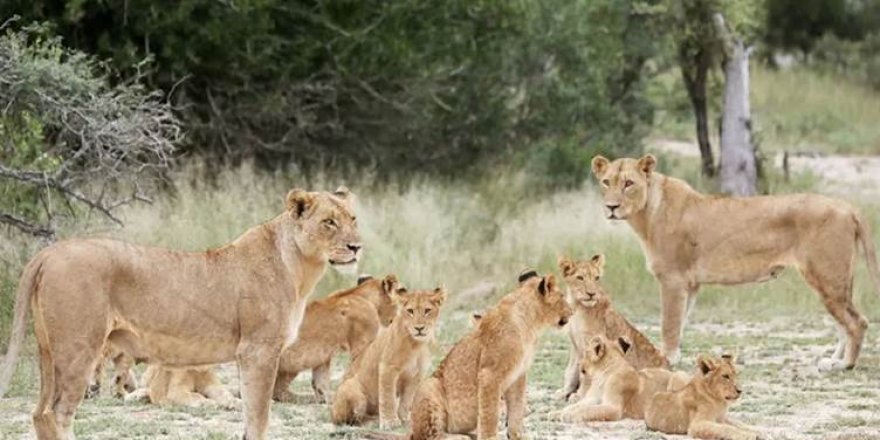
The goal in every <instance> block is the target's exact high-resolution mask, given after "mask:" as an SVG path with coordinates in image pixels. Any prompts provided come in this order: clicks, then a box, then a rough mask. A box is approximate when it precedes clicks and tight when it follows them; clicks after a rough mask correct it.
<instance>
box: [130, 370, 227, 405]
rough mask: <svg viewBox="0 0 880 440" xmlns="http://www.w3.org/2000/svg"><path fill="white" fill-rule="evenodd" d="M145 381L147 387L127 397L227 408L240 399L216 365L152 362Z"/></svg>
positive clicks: (162, 402)
mask: <svg viewBox="0 0 880 440" xmlns="http://www.w3.org/2000/svg"><path fill="white" fill-rule="evenodd" d="M143 382H144V387H143V388H139V389H137V390H135V391H134V392H132V393H130V394H128V395H126V396H125V400H126V401H131V400H141V399H143V400H147V401H149V402H150V403H152V404H154V405H178V406H190V407H200V406H204V405H219V406H223V407H226V408H232V407H233V406H234V404H235V402H236V399H235V398H234V397H232V393H230V392H229V391H228V390H227V389H226V387H224V386H223V384H222V383H221V382H220V379H219V378H217V374H216V373H215V372H214V369H213V368H212V367H200V368H185V369H179V368H167V367H163V366H160V365H150V366H149V367H148V368H147V371H146V372H144V377H143Z"/></svg>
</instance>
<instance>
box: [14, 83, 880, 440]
mask: <svg viewBox="0 0 880 440" xmlns="http://www.w3.org/2000/svg"><path fill="white" fill-rule="evenodd" d="M790 81H791V77H784V78H783V77H779V76H777V75H776V74H775V73H773V72H769V71H763V70H759V71H758V72H757V73H756V75H755V78H754V89H755V90H754V91H753V93H754V94H755V97H756V99H755V101H754V104H753V105H754V107H755V111H756V113H757V114H758V115H759V117H760V116H761V115H768V116H767V117H765V118H764V119H759V124H763V126H764V127H769V128H766V129H765V130H763V131H762V132H761V133H762V136H763V138H762V139H763V144H762V145H763V146H764V148H765V151H767V152H768V154H773V153H775V152H777V151H780V150H783V149H791V150H798V151H817V152H824V153H835V154H868V153H873V154H877V152H878V151H880V145H878V143H880V134H878V132H877V126H876V124H875V123H874V122H875V121H877V120H878V118H880V105H878V102H880V100H878V99H877V98H878V96H877V95H876V94H873V95H871V94H868V93H867V92H865V91H864V90H862V89H850V88H849V87H848V86H843V87H838V88H836V90H837V93H835V94H834V95H833V96H830V94H828V93H824V94H823V93H821V92H822V91H823V89H824V88H827V87H830V85H831V81H832V80H830V79H827V78H822V77H818V76H810V75H806V76H803V77H802V78H800V81H798V83H797V86H793V85H791V84H792V83H791V82H790ZM823 96H824V97H823ZM804 100H806V101H809V102H808V103H807V104H804V102H805V101H804ZM814 101H815V102H814ZM808 109H811V110H808ZM687 123H688V122H687V121H675V120H671V119H667V120H662V115H661V124H660V125H659V127H660V128H659V129H658V133H656V135H657V136H658V137H664V138H676V137H681V136H683V135H684V133H685V132H684V131H682V132H681V133H679V132H678V131H677V128H676V127H679V126H681V127H686V126H688V125H687ZM815 125H818V126H819V127H818V128H817V127H815ZM694 148H695V147H694ZM659 154H660V168H661V170H662V171H664V172H667V173H669V174H673V175H676V176H680V177H683V178H686V179H688V180H689V181H691V182H692V183H693V184H695V185H696V186H698V187H700V188H708V187H709V185H708V184H707V183H705V182H703V181H701V180H700V178H699V176H698V165H697V162H696V160H695V159H693V158H688V157H683V156H678V155H675V154H672V153H669V152H661V153H659ZM771 163H772V162H771ZM585 166H586V165H585ZM869 174H870V173H869ZM206 176H207V173H205V172H204V170H203V169H202V168H201V167H200V165H199V164H197V163H191V164H189V165H187V166H184V167H182V168H180V169H179V170H178V171H177V172H176V174H175V175H174V176H173V177H172V179H173V183H174V187H175V188H176V191H175V192H174V193H171V194H167V195H165V196H163V197H160V198H159V199H157V200H156V202H155V203H154V204H153V205H149V206H145V205H142V206H135V207H131V208H130V209H129V210H128V211H126V212H125V219H126V226H125V227H124V228H122V229H111V228H107V229H106V230H105V231H103V232H98V233H95V232H91V234H96V235H102V236H115V237H121V238H124V239H126V240H131V241H134V242H139V243H146V244H153V245H159V246H170V247H176V248H184V249H192V250H196V249H204V248H207V247H211V246H216V245H219V244H221V243H224V242H227V241H229V240H230V239H232V238H234V237H235V236H236V235H238V234H239V233H241V232H242V231H244V230H245V229H246V228H247V227H249V226H252V225H254V224H257V223H259V222H262V221H265V220H266V219H269V218H271V217H272V216H274V215H276V214H277V213H278V212H280V210H281V208H282V206H283V203H282V196H283V194H284V193H285V191H286V190H287V189H289V188H290V187H291V186H303V187H309V188H323V189H331V188H335V186H336V185H338V184H340V183H344V184H346V185H348V186H349V187H350V188H352V189H353V190H354V191H355V193H356V194H357V195H358V197H359V208H358V210H359V218H360V219H361V220H360V223H361V229H362V233H363V238H364V242H365V244H366V246H367V250H366V254H365V259H364V263H363V266H362V272H368V273H372V274H374V275H381V274H385V273H389V272H393V273H396V274H398V275H399V276H400V278H401V280H402V281H403V282H404V283H406V284H407V285H408V286H413V287H426V286H433V285H436V284H437V283H444V284H445V285H446V286H447V287H448V288H449V290H450V292H451V295H450V300H449V302H448V305H447V306H446V307H445V309H444V311H443V312H442V318H441V327H440V329H439V330H438V336H439V344H438V346H437V348H436V351H435V353H436V355H435V361H439V360H440V358H441V357H442V355H443V353H445V351H446V350H447V349H448V348H449V347H450V346H451V345H452V344H453V343H454V341H456V340H457V339H458V338H459V337H460V336H461V335H462V334H464V333H465V332H467V331H468V330H469V328H470V324H469V317H470V314H471V312H472V311H474V310H479V309H482V308H484V307H486V306H487V305H490V304H492V303H494V302H495V301H496V300H497V298H498V297H500V296H501V295H502V294H504V293H505V292H506V291H508V290H509V289H510V288H511V287H512V286H513V285H514V281H515V276H516V274H517V273H518V272H519V270H520V269H521V268H522V267H524V266H533V267H536V268H538V269H539V270H540V271H555V260H556V257H557V256H558V255H560V254H567V255H570V256H572V257H578V258H587V257H589V256H590V255H592V254H593V253H597V252H603V253H605V255H606V257H607V261H608V268H607V272H606V275H605V285H606V287H607V289H608V290H609V291H610V293H611V295H612V297H613V300H614V302H615V304H616V307H617V308H618V309H619V310H620V311H621V312H622V313H623V314H624V315H625V316H627V317H629V318H630V319H631V320H632V321H633V322H634V323H635V324H636V325H637V326H638V327H639V328H641V329H643V330H644V331H646V332H647V333H648V334H649V335H650V336H651V338H652V339H653V340H655V341H657V340H658V330H659V295H658V288H657V285H656V282H655V281H654V280H653V279H652V278H651V277H650V275H649V274H648V273H647V271H646V270H645V262H644V258H643V256H642V253H641V250H640V248H639V245H638V243H637V241H636V239H635V237H634V235H633V234H632V232H631V231H630V230H629V228H628V226H626V225H625V224H612V223H609V222H608V221H606V220H604V219H603V218H602V216H601V212H600V209H599V206H600V201H599V199H598V198H597V195H596V193H595V191H594V188H593V186H592V185H591V184H590V183H585V184H584V185H583V186H582V187H580V188H575V189H570V190H560V191H555V192H554V193H553V194H551V195H548V194H546V193H543V192H540V191H536V190H535V189H534V188H533V186H532V185H531V184H530V182H531V180H530V176H528V175H525V174H522V173H517V172H503V173H499V175H493V176H487V178H486V179H485V180H483V181H482V182H478V183H469V184H462V183H458V182H439V181H428V180H425V181H418V180H416V181H407V182H405V183H403V182H398V183H395V182H390V183H389V182H383V181H382V179H379V178H377V176H371V175H364V174H362V173H361V174H358V175H356V176H354V177H352V176H344V177H339V176H336V175H324V176H312V177H311V178H309V179H307V180H305V179H303V178H302V177H300V176H299V175H298V174H297V173H296V172H295V171H291V172H288V173H279V174H276V175H266V174H263V173H260V172H257V171H254V169H253V168H252V167H250V166H247V165H245V166H241V167H239V168H235V169H229V170H227V171H225V172H222V173H220V175H219V177H216V178H207V177H206ZM857 182H858V181H857V180H850V181H844V182H840V181H837V182H831V181H826V180H823V175H822V174H821V172H816V171H814V172H812V173H804V174H795V175H793V176H792V179H791V180H790V181H785V180H783V179H782V178H781V177H780V176H779V175H778V173H776V172H771V175H770V177H769V178H768V184H769V186H770V189H771V191H772V192H774V193H779V192H793V191H803V190H811V191H817V192H828V193H832V194H834V195H836V196H841V197H844V198H846V199H848V200H851V201H852V202H853V203H856V204H857V205H858V206H860V208H861V209H862V211H863V213H864V214H865V215H866V216H867V217H868V218H869V219H870V220H871V224H872V226H873V231H874V239H875V242H877V243H878V246H880V200H878V199H877V198H876V193H872V192H871V190H872V188H871V187H870V186H869V185H860V184H858V183H857ZM863 186H864V187H863ZM65 234H66V235H68V236H69V235H77V234H81V232H80V231H78V230H76V228H74V227H70V228H68V230H67V231H66V232H65ZM4 240H8V242H9V243H10V246H5V247H4V248H3V249H0V254H2V259H0V261H2V262H3V266H2V267H0V269H3V270H4V271H6V273H7V274H12V273H14V272H15V271H17V270H18V269H17V268H20V266H21V264H23V262H25V261H26V260H27V259H28V258H29V256H30V255H32V253H33V251H34V250H35V249H36V244H29V243H25V242H24V241H18V240H20V239H17V238H15V237H4ZM857 268H858V270H857V275H856V282H855V296H856V301H857V303H858V305H859V308H860V309H861V310H862V311H863V312H865V313H866V314H867V315H868V318H869V320H870V321H871V322H873V323H874V325H873V326H872V327H871V328H870V329H869V332H868V336H867V340H866V342H865V345H864V347H865V348H864V351H863V353H862V357H861V360H860V363H859V366H858V368H856V369H855V370H854V371H849V372H833V373H820V372H819V371H818V369H817V367H816V363H817V361H818V360H819V359H820V358H823V357H825V356H828V355H829V354H830V353H831V350H832V348H833V343H834V342H835V340H836V335H835V333H834V331H833V326H832V322H831V320H830V318H829V317H828V315H827V314H826V313H825V312H824V310H823V309H822V306H821V305H820V303H819V301H818V299H817V298H816V296H815V294H814V293H813V292H812V291H811V290H810V289H809V288H808V287H807V285H806V284H805V283H804V282H803V281H802V280H801V279H800V277H799V276H798V275H797V274H796V273H794V271H793V270H788V271H786V272H785V273H784V274H783V276H781V277H780V279H778V280H776V281H773V282H771V283H766V284H756V285H748V286H742V287H736V288H712V287H710V288H705V289H704V290H703V291H702V292H701V294H700V297H699V299H698V302H697V309H696V311H695V313H694V314H693V315H692V318H691V324H690V325H689V327H688V329H687V331H686V333H685V339H684V341H685V345H684V355H685V356H684V360H683V361H682V363H681V364H680V365H679V366H678V368H680V369H685V370H690V369H692V363H693V359H694V356H695V355H696V354H697V353H699V352H709V353H714V352H720V351H731V352H735V353H737V354H738V356H739V359H740V371H741V376H740V377H741V381H742V388H743V389H744V390H745V394H744V395H743V397H742V398H741V399H740V401H739V402H737V403H736V404H735V405H734V406H733V409H732V412H733V414H734V415H735V416H738V417H740V418H742V419H744V420H745V421H746V422H748V423H750V424H753V425H755V426H758V427H760V428H761V431H762V432H764V433H765V434H767V436H768V437H770V438H774V439H802V438H806V439H826V438H832V439H875V438H880V383H878V379H880V331H878V328H880V326H878V325H877V323H880V296H878V295H877V293H876V288H875V286H873V285H871V284H870V281H869V279H868V278H867V276H866V272H865V268H864V262H863V260H862V258H861V255H860V256H859V261H858V264H857ZM14 278H15V277H14V276H6V277H0V279H5V280H7V281H5V282H6V283H7V285H6V286H4V287H5V288H4V290H3V291H4V292H7V296H5V297H4V298H3V300H2V301H0V306H2V307H11V292H12V290H13V289H11V288H10V287H11V286H10V284H11V283H13V281H12V280H14ZM353 282H354V281H353V280H352V279H346V278H342V277H340V276H338V275H336V274H333V273H330V272H328V275H327V277H325V279H324V280H323V281H322V282H321V284H319V286H318V288H317V292H316V296H322V295H325V294H326V293H328V292H330V291H333V290H335V289H338V288H340V287H344V286H347V285H349V284H351V283H353ZM4 316H8V314H6V315H4ZM0 324H2V325H0V327H2V332H0V335H4V338H5V335H8V326H9V323H8V322H2V323H0ZM3 343H5V341H3ZM567 349H568V342H567V338H566V337H565V335H564V333H563V332H561V331H558V330H549V331H547V332H546V333H545V335H544V337H543V338H542V344H541V348H540V351H539V352H538V353H537V356H536V359H535V363H534V364H533V367H532V370H531V372H530V374H529V393H528V397H529V410H530V413H529V415H528V417H527V420H526V426H527V428H528V433H529V435H530V437H531V438H535V439H543V438H559V439H573V438H595V439H635V438H664V436H661V435H658V434H656V433H649V432H647V431H646V430H645V429H644V427H643V424H642V423H641V422H635V421H624V422H618V423H607V424H593V425H590V426H573V425H567V424H561V423H556V422H552V421H550V420H548V419H547V417H546V414H547V413H548V412H549V411H550V410H553V409H557V408H560V407H561V406H562V405H563V403H562V402H560V401H558V400H555V399H554V393H555V391H556V390H557V389H558V388H559V387H560V384H561V380H562V372H563V370H564V366H565V363H566V361H567ZM34 355H35V350H34V344H33V341H31V343H30V344H29V346H28V349H27V350H26V352H25V354H24V356H23V358H22V360H21V361H20V363H19V367H18V370H17V373H16V376H15V379H14V383H13V387H12V390H11V392H10V397H9V398H6V399H2V400H0V438H4V439H6V438H9V439H19V438H33V435H32V433H31V431H30V429H31V425H30V412H31V410H32V409H33V405H34V403H35V401H36V393H37V391H38V387H39V385H38V379H37V366H36V363H35V357H34ZM344 364H345V360H344V359H343V360H340V361H338V362H336V364H335V365H334V372H333V378H334V385H335V384H337V383H338V380H339V378H340V377H341V375H342V371H343V368H344ZM139 371H142V367H140V368H139ZM221 373H222V376H223V378H224V380H225V382H226V383H227V385H228V386H229V387H231V388H233V389H234V388H236V387H237V379H236V377H235V369H234V367H233V366H231V365H225V366H222V367H221ZM308 380H309V377H308V374H304V375H303V376H301V377H300V378H298V379H297V380H296V382H295V383H294V385H293V386H294V388H295V391H296V393H297V394H298V395H300V396H301V397H302V400H304V401H307V400H308V398H309V396H310V388H309V385H308ZM242 423H243V422H242V413H241V411H240V409H235V410H224V409H219V408H202V409H187V408H157V407H154V406H150V405H146V404H143V403H124V402H121V401H118V400H115V399H113V398H112V397H110V396H109V394H108V393H107V392H106V390H105V394H103V395H102V396H101V397H99V398H98V399H96V400H91V401H87V402H85V403H84V404H83V405H82V406H81V407H80V409H79V412H78V414H77V419H76V423H75V430H76V433H77V435H78V436H79V437H80V438H86V439H119V438H141V439H145V438H151V439H152V438H168V439H176V438H180V439H191V438H208V439H232V438H239V437H240V435H241V432H242ZM270 426H271V430H270V437H271V438H295V439H324V438H359V434H360V433H362V432H363V431H362V430H360V429H355V428H336V427H334V426H333V425H332V424H330V423H329V414H328V408H327V406H326V405H317V404H312V403H303V404H275V405H273V410H272V421H271V425H270ZM367 429H375V426H368V427H367Z"/></svg>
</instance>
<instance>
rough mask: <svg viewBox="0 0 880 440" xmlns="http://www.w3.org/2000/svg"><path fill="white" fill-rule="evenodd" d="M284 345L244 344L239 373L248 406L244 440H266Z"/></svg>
mask: <svg viewBox="0 0 880 440" xmlns="http://www.w3.org/2000/svg"><path fill="white" fill-rule="evenodd" d="M280 356H281V343H280V341H279V343H277V344H271V345H270V344H265V345H264V344H259V345H257V344H246V345H245V344H243V346H242V347H240V348H239V350H238V354H237V358H238V371H239V381H240V383H241V400H242V402H243V403H244V416H245V433H244V440H263V439H265V438H266V428H267V427H268V425H269V410H270V408H271V405H272V388H273V387H274V385H275V377H276V374H277V373H278V358H279V357H280Z"/></svg>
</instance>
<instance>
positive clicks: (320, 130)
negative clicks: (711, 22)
mask: <svg viewBox="0 0 880 440" xmlns="http://www.w3.org/2000/svg"><path fill="white" fill-rule="evenodd" d="M659 3H660V0H625V1H616V0H577V1H564V0H547V1H539V0H525V1H517V2H509V1H506V0H479V1H472V0H451V1H443V2H433V1H425V0H395V1H351V0H327V1H316V0H299V1H286V0H284V1H283V0H236V1H232V2H218V1H214V0H182V1H178V2H172V3H168V4H163V5H158V4H156V2H153V1H149V0H129V1H126V2H107V1H103V0H66V1H64V0H55V1H46V2H39V3H37V4H32V2H31V1H30V0H9V1H6V2H4V3H3V5H2V6H0V15H9V14H12V13H18V14H22V15H23V16H24V17H25V19H27V20H34V19H35V20H47V21H49V22H51V23H52V25H53V27H54V29H55V31H56V32H57V33H58V34H59V35H61V36H63V37H64V39H65V42H66V44H69V45H71V46H73V47H76V48H78V49H82V50H85V51H88V52H90V53H95V54H98V55H99V56H101V57H106V58H109V59H111V60H112V63H113V66H114V67H116V68H120V69H124V68H127V67H128V66H131V65H134V64H135V63H136V62H138V61H139V60H140V59H142V58H144V57H145V56H147V55H149V56H151V57H153V58H154V59H155V63H154V64H153V65H152V67H151V70H150V73H149V77H148V80H149V81H150V83H151V84H153V85H155V86H158V87H161V88H163V89H164V90H166V91H171V90H175V91H176V95H175V96H176V100H177V102H178V104H180V108H181V109H182V110H181V112H182V113H181V115H182V116H183V118H184V119H185V121H186V123H187V125H188V128H189V133H190V136H189V139H190V141H191V142H190V147H191V148H192V149H194V150H198V151H201V152H206V153H209V154H212V155H214V156H215V157H222V158H223V159H224V160H232V161H235V160H239V159H242V158H247V157H257V158H258V159H260V160H261V162H262V163H264V164H279V163H287V162H290V161H293V162H296V163H297V164H299V165H302V166H304V167H306V168H308V167H311V166H316V165H327V164H335V163H338V162H339V161H349V162H353V163H358V164H364V163H369V164H374V165H376V166H377V167H378V168H379V169H380V170H381V171H383V172H385V171H389V170H394V171H400V170H414V171H430V172H442V173H452V172H455V173H458V172H460V171H462V170H464V169H469V168H471V167H472V166H475V165H479V164H481V163H482V162H484V160H486V159H492V160H497V157H498V156H499V155H502V156H508V155H509V153H510V152H515V151H521V150H523V149H527V148H528V146H530V145H531V144H532V143H534V142H541V141H542V140H545V139H554V138H577V139H579V141H578V142H579V143H580V144H581V145H583V146H584V147H583V148H586V149H589V148H594V147H590V145H591V144H602V145H608V146H613V147H610V148H615V149H620V150H623V151H631V150H633V149H636V148H638V146H639V140H640V138H641V136H642V135H644V133H645V132H646V127H647V125H649V124H650V121H651V117H652V109H651V107H650V105H649V103H648V101H647V100H646V99H645V97H644V90H643V89H644V87H643V82H644V77H645V75H646V71H645V69H644V66H645V63H646V62H647V61H648V60H650V59H652V58H655V57H656V56H657V55H658V46H657V42H658V41H660V40H661V39H660V38H659V36H660V35H661V33H662V31H663V29H662V28H661V27H660V26H659V25H658V24H656V23H655V20H653V17H654V16H655V15H657V12H656V10H655V8H656V7H657V5H658V4H659ZM583 133H591V134H592V135H591V136H587V137H583V136H581V135H582V134H583ZM604 148H608V147H604ZM383 174H384V173H383ZM566 178H568V177H566Z"/></svg>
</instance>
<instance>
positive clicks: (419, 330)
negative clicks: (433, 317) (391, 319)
mask: <svg viewBox="0 0 880 440" xmlns="http://www.w3.org/2000/svg"><path fill="white" fill-rule="evenodd" d="M415 329H416V331H417V332H419V333H421V332H423V331H425V326H423V325H420V326H418V327H415Z"/></svg>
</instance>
